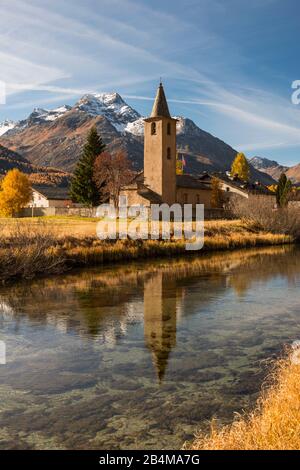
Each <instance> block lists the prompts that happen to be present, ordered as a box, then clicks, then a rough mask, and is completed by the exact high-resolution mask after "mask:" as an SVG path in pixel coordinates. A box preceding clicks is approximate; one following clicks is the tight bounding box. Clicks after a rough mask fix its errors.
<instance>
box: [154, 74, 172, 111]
mask: <svg viewBox="0 0 300 470" xmlns="http://www.w3.org/2000/svg"><path fill="white" fill-rule="evenodd" d="M151 117H152V118H156V117H166V118H171V115H170V111H169V106H168V103H167V99H166V95H165V91H164V87H163V84H162V82H160V84H159V87H158V90H157V94H156V98H155V101H154V105H153V109H152V113H151Z"/></svg>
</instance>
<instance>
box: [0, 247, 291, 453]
mask: <svg viewBox="0 0 300 470" xmlns="http://www.w3.org/2000/svg"><path fill="white" fill-rule="evenodd" d="M299 253H300V252H299V251H298V250H296V249H293V248H290V247H289V248H267V249H259V250H243V251H240V252H232V253H223V254H215V255H208V256H202V257H200V258H198V259H196V258H190V259H187V260H162V261H155V262H150V263H149V262H147V263H134V264H129V265H127V266H115V267H113V268H101V269H92V270H86V271H84V272H78V273H75V274H74V273H73V274H69V275H66V276H61V277H57V278H51V279H44V280H40V281H35V282H32V283H30V284H21V285H16V286H13V287H5V288H1V289H0V340H4V341H5V342H6V345H7V365H5V366H3V365H2V366H0V448H1V449H7V448H18V449H137V448H142V449H172V448H173V449H176V448H180V447H181V446H182V444H183V443H184V441H185V440H188V439H192V437H193V435H194V433H195V432H196V431H197V429H199V428H200V427H202V428H204V429H205V427H207V423H208V420H210V419H211V418H212V417H214V416H217V417H218V418H219V419H220V420H221V421H222V422H228V421H230V420H231V419H232V417H233V414H234V412H236V411H241V410H243V409H249V408H250V407H251V406H253V403H254V402H255V400H256V398H257V394H258V391H259V389H260V386H261V384H262V381H263V380H264V378H265V376H266V373H267V368H268V363H267V361H266V360H267V359H269V358H272V357H276V355H278V354H279V353H280V351H282V348H283V347H284V345H285V344H289V343H291V342H292V341H293V340H295V339H300V297H299V287H300V261H299Z"/></svg>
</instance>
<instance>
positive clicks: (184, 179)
mask: <svg viewBox="0 0 300 470" xmlns="http://www.w3.org/2000/svg"><path fill="white" fill-rule="evenodd" d="M176 186H177V188H187V189H209V190H210V189H211V186H210V183H209V184H207V183H205V182H203V181H201V180H199V179H198V178H197V177H195V176H193V175H176Z"/></svg>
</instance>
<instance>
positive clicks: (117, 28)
mask: <svg viewBox="0 0 300 470" xmlns="http://www.w3.org/2000/svg"><path fill="white" fill-rule="evenodd" d="M269 1H272V2H274V3H273V5H274V8H275V7H277V5H278V4H279V3H280V2H276V0H265V1H264V2H259V1H257V2H256V1H255V2H252V3H251V6H250V5H249V6H248V5H245V4H244V5H243V6H242V5H241V2H238V1H237V0H229V1H228V2H219V1H218V0H209V1H208V0H198V1H197V2H195V1H192V0H181V1H180V2H179V1H177V0H174V2H172V4H171V3H169V2H166V3H160V4H159V3H158V2H157V1H156V0H154V1H153V2H151V4H150V3H149V2H147V1H145V0H139V1H135V0H101V2H99V1H96V0H86V1H85V2H80V1H78V0H73V1H71V0H60V1H58V0H52V1H50V0H44V1H43V2H40V1H38V0H26V1H23V0H2V1H1V17H0V31H1V34H0V74H1V75H0V79H2V80H4V81H6V82H7V85H8V86H7V89H8V95H9V99H8V103H7V106H6V108H5V110H3V113H6V115H7V113H8V112H9V110H14V112H15V113H17V110H18V109H19V110H20V113H21V112H23V110H25V109H29V106H31V103H34V102H35V100H36V103H35V104H36V105H37V106H38V105H39V104H41V103H52V102H53V103H55V102H58V101H59V100H64V101H65V100H67V99H76V98H78V97H80V96H81V95H82V94H85V93H89V92H93V91H112V90H115V91H119V92H120V93H121V94H122V95H123V96H125V97H127V99H128V100H132V101H133V102H140V103H141V105H142V109H145V110H146V109H148V107H149V105H148V104H147V102H149V101H150V100H152V99H153V91H154V90H153V88H154V85H155V83H157V81H158V79H159V77H160V76H162V77H163V78H164V79H165V80H166V81H167V85H168V87H167V92H168V96H169V99H170V103H173V108H174V111H175V113H176V114H180V112H183V111H184V112H187V114H188V115H189V116H190V117H191V118H193V119H194V120H195V121H196V122H197V123H198V124H199V125H200V127H203V128H207V130H209V131H211V132H213V133H214V134H216V135H218V136H220V137H221V138H222V139H224V140H226V141H228V142H229V143H231V144H233V145H234V144H235V143H236V142H244V144H243V145H242V144H239V145H238V147H243V149H245V150H247V151H252V150H253V151H254V150H256V148H261V149H264V148H266V149H271V148H274V149H275V148H280V147H282V148H284V147H286V148H289V147H291V146H295V145H298V142H299V137H298V136H299V133H300V127H299V122H300V121H299V109H297V107H293V106H292V105H291V103H290V101H289V90H286V96H283V97H282V90H281V89H280V90H279V89H273V87H272V86H270V82H269V83H268V82H267V81H266V80H265V77H263V78H262V75H263V74H264V73H266V71H265V69H264V68H263V66H261V70H260V72H261V75H260V76H258V75H259V73H258V72H259V68H258V65H257V62H258V60H259V57H258V56H259V52H260V51H258V52H257V51H255V54H254V53H252V52H251V48H253V47H254V46H253V44H248V43H249V40H248V37H247V33H246V32H244V31H243V26H244V25H246V23H245V22H244V23H243V21H246V19H247V20H248V22H250V21H251V18H252V17H253V24H255V26H256V31H255V33H256V34H257V33H259V34H260V38H261V37H262V35H263V34H264V33H265V32H264V30H265V29H266V26H264V30H261V29H259V28H260V26H259V24H258V23H259V21H261V17H262V15H263V14H264V12H268V10H267V9H268V8H269V6H268V3H269ZM288 1H290V0H288ZM228 13H230V16H228ZM224 15H227V16H226V18H227V22H228V25H227V24H226V23H224ZM255 15H256V16H255ZM254 20H255V21H254ZM278 20H279V18H278ZM240 23H242V24H240ZM244 28H245V26H244ZM266 34H267V33H266ZM251 39H252V42H253V40H254V39H255V36H254V34H253V35H252V38H251ZM267 40H268V38H267ZM246 44H248V48H246ZM252 70H253V71H254V72H255V73H251V71H252ZM249 71H250V73H249ZM296 78H299V77H293V79H296ZM271 85H272V83H271ZM286 86H287V87H288V86H289V84H288V83H287V85H286ZM143 102H145V105H143ZM0 112H1V110H0ZM200 116H201V117H200ZM20 117H21V116H20ZM198 118H199V119H198ZM256 145H257V146H258V147H256Z"/></svg>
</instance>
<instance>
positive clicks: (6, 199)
mask: <svg viewBox="0 0 300 470" xmlns="http://www.w3.org/2000/svg"><path fill="white" fill-rule="evenodd" d="M31 197H32V191H31V185H30V181H29V179H28V178H27V176H26V175H24V173H22V172H21V171H20V170H17V169H13V170H10V171H9V172H8V173H7V175H6V176H5V177H4V179H3V180H2V182H1V189H0V213H1V214H2V215H3V216H5V217H12V216H13V215H15V214H17V213H18V212H20V210H21V209H23V207H25V206H26V205H27V204H29V202H30V200H31Z"/></svg>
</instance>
